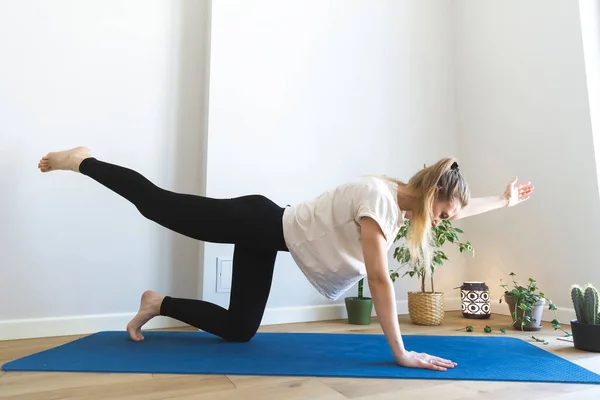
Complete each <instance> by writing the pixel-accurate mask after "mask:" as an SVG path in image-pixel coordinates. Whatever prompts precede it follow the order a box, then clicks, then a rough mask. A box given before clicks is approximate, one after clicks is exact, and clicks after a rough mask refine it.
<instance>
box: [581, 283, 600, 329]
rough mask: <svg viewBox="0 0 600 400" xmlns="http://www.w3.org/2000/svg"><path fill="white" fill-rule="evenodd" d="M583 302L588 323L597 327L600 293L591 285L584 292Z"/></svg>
mask: <svg viewBox="0 0 600 400" xmlns="http://www.w3.org/2000/svg"><path fill="white" fill-rule="evenodd" d="M583 300H584V303H585V314H586V318H587V321H588V322H587V323H588V324H591V325H596V324H597V323H598V321H597V317H598V291H597V290H596V288H594V287H593V286H591V285H588V286H586V288H585V290H584V292H583Z"/></svg>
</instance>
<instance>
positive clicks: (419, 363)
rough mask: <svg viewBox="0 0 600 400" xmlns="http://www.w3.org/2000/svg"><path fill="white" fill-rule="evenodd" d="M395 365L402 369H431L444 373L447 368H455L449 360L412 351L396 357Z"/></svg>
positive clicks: (453, 363) (454, 364)
mask: <svg viewBox="0 0 600 400" xmlns="http://www.w3.org/2000/svg"><path fill="white" fill-rule="evenodd" d="M396 363H397V364H398V365H400V366H402V367H407V368H424V369H433V370H436V371H446V370H447V369H448V368H454V367H455V366H456V363H455V362H452V361H450V360H446V359H444V358H440V357H436V356H432V355H429V354H427V353H417V352H414V351H407V352H406V353H404V354H403V355H401V356H399V357H396Z"/></svg>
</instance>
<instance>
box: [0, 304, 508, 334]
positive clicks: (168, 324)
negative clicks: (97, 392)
mask: <svg viewBox="0 0 600 400" xmlns="http://www.w3.org/2000/svg"><path fill="white" fill-rule="evenodd" d="M504 306H505V305H504ZM397 308H398V314H400V315H404V314H408V303H407V301H406V300H401V301H398V302H397ZM500 308H501V307H500ZM500 308H499V310H500ZM445 310H447V311H455V310H460V298H458V297H451V298H446V299H445ZM502 310H503V311H505V312H506V313H507V314H508V312H507V310H506V306H505V307H504V309H502ZM372 315H373V316H375V310H373V312H372ZM133 316H134V314H133V313H123V314H105V315H84V316H72V317H57V318H35V319H21V320H9V321H0V340H14V339H31V338H41V337H52V336H68V335H86V334H91V333H95V332H100V331H109V330H116V331H121V330H124V329H125V326H126V325H127V323H128V322H129V321H130V320H131V318H133ZM347 317H348V314H347V313H346V307H345V305H344V303H336V304H331V305H322V306H307V307H277V308H267V310H265V315H264V317H263V320H262V325H275V324H286V323H295V322H311V321H325V320H335V319H345V318H347ZM182 326H186V324H183V323H181V322H179V321H176V320H173V319H170V318H166V317H157V318H154V319H153V320H152V321H150V322H149V323H147V324H146V325H145V326H144V329H160V328H176V327H182Z"/></svg>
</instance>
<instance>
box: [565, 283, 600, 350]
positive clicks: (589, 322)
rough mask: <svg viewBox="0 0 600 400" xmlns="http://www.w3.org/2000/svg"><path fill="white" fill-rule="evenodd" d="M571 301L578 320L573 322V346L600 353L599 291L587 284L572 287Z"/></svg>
mask: <svg viewBox="0 0 600 400" xmlns="http://www.w3.org/2000/svg"><path fill="white" fill-rule="evenodd" d="M571 299H572V300H573V307H574V308H575V315H576V316H577V319H574V320H572V321H571V330H572V332H573V345H574V346H575V348H576V349H579V350H584V351H593V352H600V341H599V340H598V338H600V313H599V311H598V290H596V288H595V287H594V286H593V285H591V284H587V285H586V286H585V287H584V288H581V287H580V286H579V285H573V286H572V287H571Z"/></svg>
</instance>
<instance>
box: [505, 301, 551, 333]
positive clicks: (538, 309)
mask: <svg viewBox="0 0 600 400" xmlns="http://www.w3.org/2000/svg"><path fill="white" fill-rule="evenodd" d="M504 300H505V301H506V304H507V306H508V311H509V312H510V315H511V317H512V313H513V312H515V311H516V313H517V321H516V322H515V323H514V324H513V327H514V328H515V329H517V330H524V331H539V330H540V329H542V315H543V312H544V305H545V304H546V299H544V298H542V299H541V300H539V301H538V302H536V303H535V304H534V305H533V310H532V311H528V312H527V314H525V315H528V316H530V317H531V318H532V319H535V322H528V323H526V324H525V326H523V328H521V321H522V319H523V314H524V313H525V311H524V310H521V309H520V308H519V307H518V306H516V310H515V302H514V300H513V297H512V296H511V295H507V294H505V295H504Z"/></svg>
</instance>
